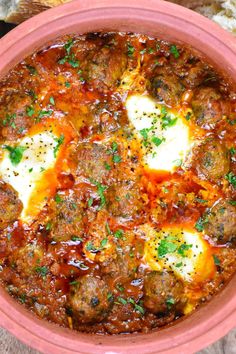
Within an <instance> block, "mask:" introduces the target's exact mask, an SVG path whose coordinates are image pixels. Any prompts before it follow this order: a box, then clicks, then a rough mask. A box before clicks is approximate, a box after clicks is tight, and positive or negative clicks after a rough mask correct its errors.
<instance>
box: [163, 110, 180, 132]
mask: <svg viewBox="0 0 236 354" xmlns="http://www.w3.org/2000/svg"><path fill="white" fill-rule="evenodd" d="M177 119H178V118H173V119H172V118H171V116H170V114H168V113H166V114H164V115H163V116H162V124H161V125H162V128H163V129H166V128H169V127H173V126H174V125H175V124H176V122H177Z"/></svg>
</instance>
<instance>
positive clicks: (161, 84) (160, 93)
mask: <svg viewBox="0 0 236 354" xmlns="http://www.w3.org/2000/svg"><path fill="white" fill-rule="evenodd" d="M151 91H152V94H153V95H154V96H155V97H156V98H157V99H158V101H160V102H163V103H165V104H167V105H168V106H172V107H173V106H176V105H177V104H178V103H179V102H180V99H181V95H182V93H183V92H184V86H183V84H182V83H181V82H180V80H179V79H178V77H177V76H176V75H175V74H174V73H172V72H168V71H165V70H163V69H161V70H159V72H157V73H156V75H155V77H154V78H153V79H151Z"/></svg>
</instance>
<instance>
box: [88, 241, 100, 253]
mask: <svg viewBox="0 0 236 354" xmlns="http://www.w3.org/2000/svg"><path fill="white" fill-rule="evenodd" d="M86 250H87V251H89V252H97V251H98V249H97V248H96V247H95V246H94V244H93V242H92V241H89V242H88V243H87V245H86Z"/></svg>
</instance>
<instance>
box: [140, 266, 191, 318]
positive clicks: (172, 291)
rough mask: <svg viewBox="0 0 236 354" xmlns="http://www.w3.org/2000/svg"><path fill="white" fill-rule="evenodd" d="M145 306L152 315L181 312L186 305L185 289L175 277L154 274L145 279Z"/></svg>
mask: <svg viewBox="0 0 236 354" xmlns="http://www.w3.org/2000/svg"><path fill="white" fill-rule="evenodd" d="M143 290H144V306H145V307H146V308H147V309H148V310H149V311H150V312H152V313H154V314H158V313H165V312H168V311H171V310H173V309H174V310H177V311H181V309H182V308H183V305H184V303H185V296H184V287H183V285H182V283H181V282H180V281H179V280H177V279H176V278H175V276H174V275H172V274H170V273H167V272H163V273H160V272H152V273H149V274H147V275H146V276H145V278H144V289H143Z"/></svg>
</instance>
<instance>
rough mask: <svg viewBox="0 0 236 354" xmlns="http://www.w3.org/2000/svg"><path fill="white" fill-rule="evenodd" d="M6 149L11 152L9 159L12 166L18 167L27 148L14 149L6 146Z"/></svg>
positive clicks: (18, 147)
mask: <svg viewBox="0 0 236 354" xmlns="http://www.w3.org/2000/svg"><path fill="white" fill-rule="evenodd" d="M4 149H6V150H8V151H9V152H10V154H9V158H10V160H11V163H12V165H14V166H17V165H18V164H19V163H20V162H21V160H22V157H23V153H24V151H25V150H26V149H27V148H26V147H24V146H16V147H12V146H9V145H4Z"/></svg>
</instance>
